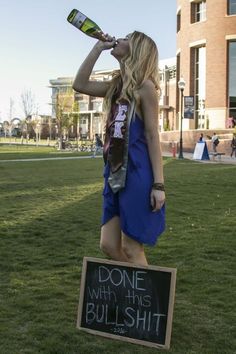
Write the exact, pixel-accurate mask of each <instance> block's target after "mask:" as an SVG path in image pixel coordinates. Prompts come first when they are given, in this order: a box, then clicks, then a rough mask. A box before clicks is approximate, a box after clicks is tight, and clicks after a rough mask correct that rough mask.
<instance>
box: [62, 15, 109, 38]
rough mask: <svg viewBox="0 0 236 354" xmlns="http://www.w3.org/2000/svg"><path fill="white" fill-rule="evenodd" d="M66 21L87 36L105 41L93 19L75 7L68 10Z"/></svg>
mask: <svg viewBox="0 0 236 354" xmlns="http://www.w3.org/2000/svg"><path fill="white" fill-rule="evenodd" d="M67 21H68V22H70V23H71V24H72V25H73V26H75V27H76V28H78V29H79V30H80V31H82V32H83V33H85V34H87V35H88V36H90V37H93V38H97V39H99V40H101V41H103V42H105V41H107V39H106V37H105V34H104V33H103V31H102V30H101V28H100V27H99V26H98V25H97V24H96V23H95V22H94V21H92V20H91V19H90V18H88V17H87V16H86V15H84V14H82V12H80V11H78V10H76V9H74V10H72V11H71V12H70V14H69V16H68V17H67Z"/></svg>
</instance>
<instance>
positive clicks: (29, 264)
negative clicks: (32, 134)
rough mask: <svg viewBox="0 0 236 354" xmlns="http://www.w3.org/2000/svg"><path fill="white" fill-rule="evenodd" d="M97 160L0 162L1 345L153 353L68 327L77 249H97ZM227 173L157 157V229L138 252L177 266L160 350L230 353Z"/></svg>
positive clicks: (231, 172) (45, 352)
mask: <svg viewBox="0 0 236 354" xmlns="http://www.w3.org/2000/svg"><path fill="white" fill-rule="evenodd" d="M0 151H1V149H0ZM21 153H23V152H21ZM9 154H10V153H9V151H7V150H6V151H5V153H3V152H2V153H1V154H0V155H1V159H8V158H6V155H7V156H8V157H9ZM11 154H12V156H14V158H16V157H17V156H18V154H19V152H18V154H17V153H15V152H14V151H12V152H11ZM25 154H27V152H25ZM28 154H29V155H30V156H31V155H32V156H36V155H37V153H35V152H34V151H32V152H30V153H29V152H28ZM48 154H50V151H48V152H46V151H45V150H44V152H42V155H44V156H45V157H47V155H48ZM32 156H31V157H32ZM102 168H103V162H102V159H81V160H52V161H35V162H22V161H21V162H1V163H0V271H1V279H0V284H1V291H0V353H1V354H20V353H23V354H27V353H29V354H38V353H42V354H77V353H81V354H83V353H103V354H105V353H107V354H108V353H113V354H116V353H117V354H118V353H119V354H123V353H125V354H130V353H131V354H132V353H140V354H141V353H145V354H146V353H147V354H149V353H156V352H157V350H156V349H151V348H147V347H142V346H138V345H134V344H128V343H126V342H121V341H117V340H109V339H106V338H102V337H99V336H94V335H89V334H87V333H85V332H82V331H79V330H77V329H76V318H77V307H78V300H79V287H80V278H81V266H82V260H83V257H84V256H90V257H102V258H104V257H103V255H102V253H101V252H100V250H99V233H100V230H99V229H100V216H101V202H102V200H101V191H102V184H103V181H102V177H101V176H102ZM235 174H236V167H235V166H232V165H222V164H202V163H197V162H191V161H187V160H183V161H180V160H172V159H167V160H165V180H166V182H165V184H166V189H167V228H166V232H165V233H164V234H163V235H162V236H161V238H160V241H159V243H158V245H157V246H156V247H154V248H147V249H146V251H147V256H148V260H149V263H150V264H153V265H158V266H165V267H176V268H177V286H176V298H175V309H174V319H173V329H172V340H171V349H170V350H169V352H168V353H171V354H230V353H232V354H233V353H235V352H236V341H235V333H234V329H235V308H236V300H235V299H236V292H235V269H236V264H235V259H236V255H235V229H236V216H235V215H236V205H235V184H234V180H235Z"/></svg>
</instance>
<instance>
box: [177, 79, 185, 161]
mask: <svg viewBox="0 0 236 354" xmlns="http://www.w3.org/2000/svg"><path fill="white" fill-rule="evenodd" d="M178 88H179V90H180V92H181V105H180V115H181V117H180V139H179V159H183V158H184V157H183V129H182V126H183V100H184V88H185V81H184V79H183V78H182V77H181V78H180V80H179V81H178Z"/></svg>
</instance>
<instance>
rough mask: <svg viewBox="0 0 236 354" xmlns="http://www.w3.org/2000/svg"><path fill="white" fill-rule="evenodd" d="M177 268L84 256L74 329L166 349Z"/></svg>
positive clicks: (169, 334)
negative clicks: (136, 264)
mask: <svg viewBox="0 0 236 354" xmlns="http://www.w3.org/2000/svg"><path fill="white" fill-rule="evenodd" d="M175 282H176V269H174V268H162V267H156V266H147V267H141V266H135V265H133V264H131V263H123V262H115V261H108V260H104V259H98V258H87V257H85V258H84V261H83V269H82V279H81V288H80V301H79V310H78V322H77V327H78V328H79V329H82V330H85V331H87V332H89V333H92V334H97V335H101V336H105V337H109V338H114V339H119V340H124V341H128V342H132V343H136V344H142V345H147V346H150V347H158V348H163V349H168V348H169V347H170V337H171V327H172V317H173V308H174V295H175Z"/></svg>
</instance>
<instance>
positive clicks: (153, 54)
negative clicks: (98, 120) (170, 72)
mask: <svg viewBox="0 0 236 354" xmlns="http://www.w3.org/2000/svg"><path fill="white" fill-rule="evenodd" d="M129 46H130V50H129V54H128V55H127V56H126V57H125V58H122V60H121V70H122V75H121V71H120V70H117V71H116V72H115V73H114V76H113V78H112V81H111V85H110V87H109V89H108V91H107V94H106V97H105V98H104V109H105V111H106V112H108V113H109V112H110V110H111V106H112V105H113V103H115V102H119V101H120V100H123V99H125V100H127V101H128V102H130V101H131V100H132V99H133V98H134V99H135V100H136V103H138V102H137V101H138V95H137V91H138V89H139V88H140V87H141V86H142V84H143V82H144V81H145V80H147V79H149V80H151V81H152V82H153V83H154V85H155V87H156V89H157V92H159V90H160V87H159V70H158V49H157V46H156V44H155V42H154V41H153V40H152V39H151V38H150V37H148V36H147V35H146V34H144V33H142V32H138V31H134V32H133V33H132V34H131V35H130V36H129Z"/></svg>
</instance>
